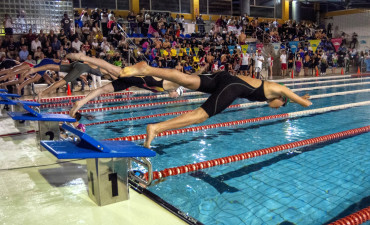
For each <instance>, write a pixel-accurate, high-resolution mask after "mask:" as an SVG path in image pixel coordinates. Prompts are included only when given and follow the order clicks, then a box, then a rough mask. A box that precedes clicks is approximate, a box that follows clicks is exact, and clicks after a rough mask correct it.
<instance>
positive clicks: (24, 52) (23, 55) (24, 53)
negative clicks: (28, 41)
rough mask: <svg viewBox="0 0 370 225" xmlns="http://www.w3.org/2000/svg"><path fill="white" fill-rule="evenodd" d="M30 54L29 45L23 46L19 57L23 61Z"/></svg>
mask: <svg viewBox="0 0 370 225" xmlns="http://www.w3.org/2000/svg"><path fill="white" fill-rule="evenodd" d="M28 55H29V52H28V48H27V45H23V46H22V50H21V51H20V52H19V58H20V61H21V62H24V61H26V60H27V57H28Z"/></svg>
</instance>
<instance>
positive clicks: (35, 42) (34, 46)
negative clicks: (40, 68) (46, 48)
mask: <svg viewBox="0 0 370 225" xmlns="http://www.w3.org/2000/svg"><path fill="white" fill-rule="evenodd" d="M41 46H42V45H41V41H40V40H39V38H38V37H36V38H35V40H33V41H32V42H31V51H32V52H36V51H37V48H39V47H40V48H41Z"/></svg>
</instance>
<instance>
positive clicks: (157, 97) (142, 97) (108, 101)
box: [40, 78, 370, 109]
mask: <svg viewBox="0 0 370 225" xmlns="http://www.w3.org/2000/svg"><path fill="white" fill-rule="evenodd" d="M368 79H370V78H368ZM353 80H358V78H353V79H346V80H344V79H343V80H335V81H314V82H306V83H299V85H306V84H307V85H308V84H318V83H320V84H322V83H332V82H346V81H353ZM296 85H298V84H286V86H296ZM204 94H205V93H203V92H198V91H196V92H188V93H184V94H183V96H194V95H204ZM162 98H169V95H168V94H162V95H149V96H139V97H128V98H116V99H103V100H96V101H89V102H87V104H100V103H112V102H125V101H136V100H148V99H162ZM73 104H74V102H66V103H56V104H44V105H41V106H40V108H42V109H44V108H57V107H69V106H73Z"/></svg>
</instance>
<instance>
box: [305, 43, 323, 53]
mask: <svg viewBox="0 0 370 225" xmlns="http://www.w3.org/2000/svg"><path fill="white" fill-rule="evenodd" d="M308 41H309V42H310V45H311V48H312V51H313V52H316V49H317V47H319V44H320V42H321V40H308Z"/></svg>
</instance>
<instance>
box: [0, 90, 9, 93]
mask: <svg viewBox="0 0 370 225" xmlns="http://www.w3.org/2000/svg"><path fill="white" fill-rule="evenodd" d="M0 92H6V93H8V91H7V90H5V89H0Z"/></svg>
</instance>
